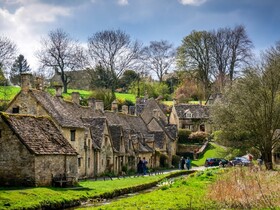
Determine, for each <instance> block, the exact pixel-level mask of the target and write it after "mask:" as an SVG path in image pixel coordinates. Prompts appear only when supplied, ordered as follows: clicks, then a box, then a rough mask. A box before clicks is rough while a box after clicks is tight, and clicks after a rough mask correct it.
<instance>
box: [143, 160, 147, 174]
mask: <svg viewBox="0 0 280 210" xmlns="http://www.w3.org/2000/svg"><path fill="white" fill-rule="evenodd" d="M142 162H143V174H144V175H146V173H147V170H148V167H147V164H148V161H147V160H146V159H145V157H143V160H142Z"/></svg>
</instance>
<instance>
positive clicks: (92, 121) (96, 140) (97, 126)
mask: <svg viewBox="0 0 280 210" xmlns="http://www.w3.org/2000/svg"><path fill="white" fill-rule="evenodd" d="M83 122H84V123H85V125H86V126H87V127H89V129H90V135H91V138H92V144H93V145H92V146H93V148H94V149H100V148H101V143H102V140H103V133H104V130H105V127H106V118H105V117H98V118H83Z"/></svg>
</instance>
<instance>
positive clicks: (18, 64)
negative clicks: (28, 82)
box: [10, 55, 31, 85]
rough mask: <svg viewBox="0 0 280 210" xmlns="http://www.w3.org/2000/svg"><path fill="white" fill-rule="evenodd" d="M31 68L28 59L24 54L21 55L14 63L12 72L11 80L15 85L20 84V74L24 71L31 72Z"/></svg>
mask: <svg viewBox="0 0 280 210" xmlns="http://www.w3.org/2000/svg"><path fill="white" fill-rule="evenodd" d="M30 71H31V69H30V67H29V65H28V63H27V60H26V59H25V58H24V56H23V55H19V56H18V57H17V59H16V60H15V62H14V63H13V65H12V68H11V72H10V81H11V82H12V83H13V84H14V85H20V83H21V82H20V74H21V73H24V72H30Z"/></svg>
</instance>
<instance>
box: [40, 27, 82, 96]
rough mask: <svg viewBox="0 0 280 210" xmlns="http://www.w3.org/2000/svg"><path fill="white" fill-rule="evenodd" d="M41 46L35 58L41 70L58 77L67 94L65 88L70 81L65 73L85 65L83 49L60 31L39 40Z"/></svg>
mask: <svg viewBox="0 0 280 210" xmlns="http://www.w3.org/2000/svg"><path fill="white" fill-rule="evenodd" d="M41 45H42V48H41V50H39V51H38V52H37V58H38V59H39V61H40V63H41V64H42V67H43V68H46V69H48V70H52V71H55V73H56V74H58V75H60V78H61V82H62V84H63V88H64V89H63V91H64V93H67V86H68V84H69V82H70V81H71V78H70V77H69V76H68V75H67V71H72V70H77V69H79V68H80V69H81V68H83V67H84V66H85V64H86V56H85V55H84V50H83V48H82V47H81V46H80V44H79V43H78V41H76V40H74V39H72V38H71V37H70V36H69V34H67V33H66V32H64V31H63V30H62V29H56V30H53V31H50V33H49V34H48V37H46V38H43V39H42V40H41Z"/></svg>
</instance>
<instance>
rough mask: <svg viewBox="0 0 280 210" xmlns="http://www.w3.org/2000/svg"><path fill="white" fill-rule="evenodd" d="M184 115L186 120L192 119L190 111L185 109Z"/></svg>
mask: <svg viewBox="0 0 280 210" xmlns="http://www.w3.org/2000/svg"><path fill="white" fill-rule="evenodd" d="M184 114H185V117H186V118H192V113H191V111H190V110H188V109H187V110H186V111H185V113H184Z"/></svg>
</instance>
